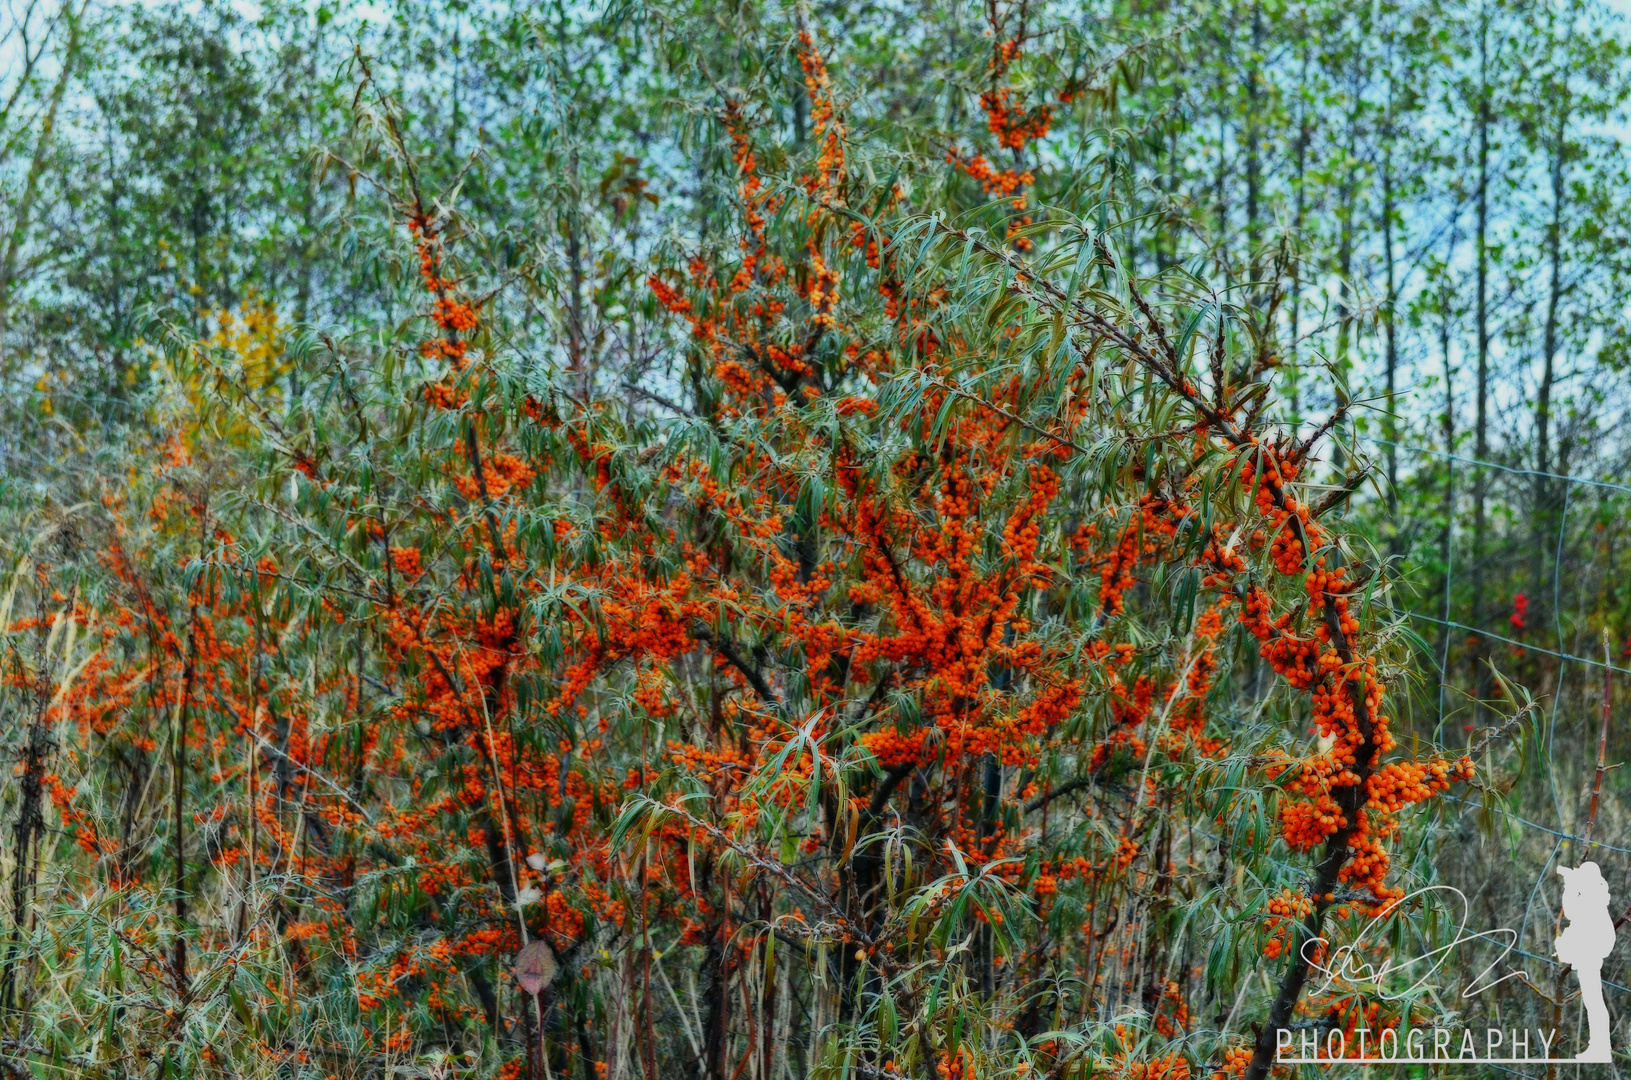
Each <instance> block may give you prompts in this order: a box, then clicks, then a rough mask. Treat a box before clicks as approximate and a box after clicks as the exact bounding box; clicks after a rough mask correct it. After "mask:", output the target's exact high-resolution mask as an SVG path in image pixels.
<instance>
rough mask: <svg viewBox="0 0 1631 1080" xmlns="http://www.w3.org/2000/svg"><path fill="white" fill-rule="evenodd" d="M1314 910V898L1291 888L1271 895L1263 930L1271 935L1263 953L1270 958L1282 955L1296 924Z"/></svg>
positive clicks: (1274, 958) (1273, 958)
mask: <svg viewBox="0 0 1631 1080" xmlns="http://www.w3.org/2000/svg"><path fill="white" fill-rule="evenodd" d="M1313 910H1314V901H1313V900H1310V899H1309V898H1308V897H1306V896H1302V895H1299V894H1298V893H1294V892H1292V891H1291V890H1290V889H1283V890H1281V892H1280V894H1279V895H1278V896H1273V897H1270V898H1269V904H1268V918H1266V919H1264V920H1263V932H1264V933H1265V934H1268V935H1269V939H1268V941H1267V942H1266V943H1265V944H1264V945H1263V955H1264V956H1266V957H1268V958H1269V959H1270V960H1276V959H1278V958H1279V957H1280V956H1282V955H1283V954H1284V953H1285V948H1286V940H1287V938H1288V937H1289V936H1290V933H1291V931H1292V929H1293V928H1294V926H1295V924H1297V923H1300V922H1301V921H1302V920H1303V919H1305V918H1307V917H1308V914H1309V912H1311V911H1313Z"/></svg>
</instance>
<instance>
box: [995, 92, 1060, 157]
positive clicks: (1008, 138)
mask: <svg viewBox="0 0 1631 1080" xmlns="http://www.w3.org/2000/svg"><path fill="white" fill-rule="evenodd" d="M1015 100H1016V99H1015V95H1014V92H1013V91H1012V90H1010V89H1009V88H1008V87H1006V86H1002V87H998V88H997V89H995V90H988V91H986V92H985V93H983V94H981V95H980V108H982V109H984V110H985V115H986V123H987V125H988V126H989V127H990V128H991V134H993V135H995V136H996V137H997V144H998V145H999V146H1001V147H1002V148H1003V149H1004V150H1023V149H1025V144H1026V143H1027V142H1029V141H1030V140H1032V139H1045V138H1047V137H1048V128H1049V127H1050V126H1052V124H1053V108H1052V107H1051V106H1048V105H1038V106H1037V107H1036V108H1034V109H1025V108H1024V107H1023V106H1021V105H1017V104H1016V103H1015Z"/></svg>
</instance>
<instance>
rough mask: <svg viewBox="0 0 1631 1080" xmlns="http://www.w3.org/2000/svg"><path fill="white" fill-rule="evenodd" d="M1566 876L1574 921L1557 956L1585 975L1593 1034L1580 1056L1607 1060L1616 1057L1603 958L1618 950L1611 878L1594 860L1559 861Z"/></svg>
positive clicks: (1566, 904)
mask: <svg viewBox="0 0 1631 1080" xmlns="http://www.w3.org/2000/svg"><path fill="white" fill-rule="evenodd" d="M1557 872H1558V875H1559V876H1560V877H1562V878H1563V917H1564V918H1566V919H1568V920H1569V925H1568V926H1567V927H1566V928H1564V930H1563V932H1562V933H1561V934H1559V935H1558V936H1557V941H1556V942H1555V943H1554V948H1555V949H1556V950H1557V958H1558V959H1559V960H1561V961H1563V962H1564V963H1565V964H1569V965H1571V966H1572V967H1573V968H1574V972H1575V975H1577V976H1578V977H1579V979H1580V1001H1581V1004H1583V1005H1584V1006H1585V1009H1586V1022H1587V1024H1588V1025H1589V1026H1590V1030H1591V1038H1590V1041H1589V1042H1588V1043H1587V1044H1586V1049H1585V1050H1584V1052H1582V1053H1581V1054H1580V1055H1579V1056H1578V1057H1576V1058H1575V1059H1574V1060H1576V1061H1584V1062H1595V1063H1606V1062H1608V1061H1609V1060H1610V1059H1611V1058H1612V1057H1613V1051H1611V1050H1610V1049H1609V1045H1608V1005H1607V1003H1605V1002H1604V1001H1603V961H1604V960H1606V959H1608V954H1609V953H1611V952H1613V951H1614V917H1613V916H1612V915H1610V914H1609V913H1608V902H1609V896H1608V882H1606V881H1604V880H1603V872H1602V870H1600V869H1598V867H1597V864H1596V863H1594V862H1584V863H1581V864H1580V865H1579V866H1578V867H1568V866H1559V867H1558V868H1557Z"/></svg>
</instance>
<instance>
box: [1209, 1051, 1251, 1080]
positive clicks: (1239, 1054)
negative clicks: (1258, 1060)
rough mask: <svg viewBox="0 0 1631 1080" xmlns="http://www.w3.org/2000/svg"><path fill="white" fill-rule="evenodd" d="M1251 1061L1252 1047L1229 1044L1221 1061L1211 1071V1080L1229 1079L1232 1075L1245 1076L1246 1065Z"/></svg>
mask: <svg viewBox="0 0 1631 1080" xmlns="http://www.w3.org/2000/svg"><path fill="white" fill-rule="evenodd" d="M1251 1063H1252V1048H1251V1047H1249V1046H1231V1047H1230V1048H1229V1049H1228V1050H1227V1051H1226V1052H1225V1053H1224V1055H1223V1061H1222V1062H1221V1063H1219V1065H1218V1068H1217V1070H1216V1071H1215V1072H1213V1073H1212V1080H1231V1078H1233V1077H1237V1076H1245V1075H1246V1067H1247V1066H1248V1065H1250V1064H1251Z"/></svg>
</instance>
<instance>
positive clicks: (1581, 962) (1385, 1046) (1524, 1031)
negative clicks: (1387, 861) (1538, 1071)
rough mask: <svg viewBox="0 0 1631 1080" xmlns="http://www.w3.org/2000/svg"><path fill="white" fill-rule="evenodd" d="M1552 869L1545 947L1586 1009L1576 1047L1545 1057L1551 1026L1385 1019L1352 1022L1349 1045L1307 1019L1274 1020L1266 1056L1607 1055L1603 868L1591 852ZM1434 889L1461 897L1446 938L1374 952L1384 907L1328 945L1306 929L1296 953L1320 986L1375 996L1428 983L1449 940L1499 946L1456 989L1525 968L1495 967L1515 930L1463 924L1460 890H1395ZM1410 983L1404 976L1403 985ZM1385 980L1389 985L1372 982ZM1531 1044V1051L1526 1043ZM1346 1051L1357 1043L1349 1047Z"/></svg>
mask: <svg viewBox="0 0 1631 1080" xmlns="http://www.w3.org/2000/svg"><path fill="white" fill-rule="evenodd" d="M1557 874H1558V876H1559V877H1561V878H1562V879H1563V898H1562V899H1563V918H1564V919H1566V920H1567V921H1568V925H1566V926H1565V927H1564V928H1563V930H1562V932H1561V933H1559V934H1558V936H1557V937H1556V939H1555V940H1554V941H1553V945H1552V947H1553V951H1554V952H1555V953H1556V955H1557V958H1558V960H1559V961H1561V962H1562V963H1564V964H1566V965H1568V967H1569V968H1570V969H1572V970H1573V972H1574V975H1575V978H1576V979H1578V980H1579V986H1580V1002H1581V1005H1582V1007H1583V1008H1584V1009H1585V1013H1586V1023H1587V1029H1588V1040H1587V1043H1586V1046H1585V1048H1584V1049H1583V1050H1581V1051H1580V1052H1579V1053H1578V1054H1577V1055H1576V1056H1575V1057H1572V1058H1564V1057H1553V1056H1552V1050H1553V1047H1554V1046H1555V1045H1556V1043H1557V1037H1558V1032H1557V1031H1556V1030H1553V1029H1551V1028H1512V1029H1505V1030H1503V1029H1500V1028H1488V1029H1486V1030H1482V1031H1478V1032H1474V1031H1473V1030H1472V1029H1470V1028H1451V1027H1440V1026H1434V1027H1431V1028H1427V1027H1409V1026H1406V1027H1404V1028H1402V1029H1398V1028H1393V1027H1388V1028H1384V1029H1383V1030H1381V1031H1380V1032H1374V1031H1372V1030H1371V1029H1369V1028H1365V1027H1359V1028H1355V1029H1353V1033H1352V1034H1353V1035H1354V1036H1356V1037H1357V1045H1352V1046H1350V1044H1349V1034H1348V1033H1347V1032H1345V1031H1343V1030H1342V1029H1331V1030H1329V1031H1327V1032H1326V1033H1325V1039H1324V1041H1323V1042H1322V1041H1321V1040H1320V1039H1319V1037H1318V1036H1317V1035H1316V1034H1315V1033H1314V1032H1313V1031H1312V1030H1310V1029H1309V1028H1307V1027H1303V1028H1301V1029H1300V1030H1295V1031H1294V1030H1290V1029H1287V1028H1278V1029H1276V1031H1275V1038H1276V1042H1277V1046H1276V1053H1275V1063H1276V1064H1279V1065H1339V1064H1340V1065H1434V1064H1439V1065H1472V1064H1488V1065H1523V1064H1534V1063H1535V1062H1537V1061H1545V1062H1553V1063H1557V1064H1564V1063H1574V1064H1582V1065H1602V1064H1609V1063H1610V1062H1611V1061H1612V1059H1613V1048H1612V1047H1611V1046H1610V1045H1609V1015H1608V1005H1607V1003H1606V1002H1605V1001H1604V1000H1603V961H1604V960H1606V959H1608V956H1609V954H1610V953H1611V952H1613V951H1614V918H1613V916H1612V915H1610V914H1609V909H1610V904H1611V900H1612V898H1611V897H1610V896H1609V892H1608V882H1607V881H1606V880H1604V878H1603V871H1602V868H1601V867H1599V866H1598V865H1597V864H1596V863H1594V862H1583V863H1581V864H1580V865H1579V866H1559V867H1558V868H1557ZM1432 893H1437V894H1440V896H1441V897H1443V898H1445V899H1448V898H1450V897H1454V899H1455V900H1456V901H1458V902H1459V904H1460V907H1461V921H1460V924H1459V926H1458V927H1457V929H1456V932H1455V934H1454V936H1453V940H1451V941H1449V942H1448V943H1446V944H1444V945H1440V946H1439V947H1437V948H1435V949H1433V950H1431V951H1430V952H1428V953H1426V954H1425V955H1422V956H1416V957H1408V958H1399V957H1388V958H1387V959H1385V960H1383V961H1381V962H1380V963H1376V962H1375V955H1376V952H1377V948H1378V945H1379V943H1380V939H1381V938H1382V936H1383V934H1384V919H1385V914H1384V915H1379V916H1377V917H1376V918H1375V919H1373V920H1372V921H1371V923H1370V924H1368V925H1367V926H1365V927H1364V928H1363V929H1361V930H1360V931H1359V934H1358V936H1357V937H1356V938H1355V939H1354V940H1352V941H1349V942H1347V943H1346V944H1342V945H1336V944H1334V943H1332V942H1329V941H1327V940H1326V939H1324V938H1312V939H1309V940H1307V941H1305V942H1304V943H1303V946H1302V948H1303V950H1304V953H1303V955H1304V957H1305V959H1307V960H1308V961H1309V966H1310V970H1311V972H1313V973H1314V974H1316V975H1317V976H1323V981H1320V982H1319V983H1318V989H1320V990H1321V991H1322V992H1324V991H1331V990H1338V991H1340V990H1343V989H1350V990H1354V991H1356V992H1357V991H1358V990H1360V989H1361V988H1363V987H1368V988H1369V992H1370V993H1379V996H1380V997H1381V998H1382V999H1384V1000H1392V1001H1400V1000H1404V999H1406V998H1409V997H1411V996H1413V995H1416V994H1418V993H1420V992H1421V991H1423V990H1424V989H1427V987H1428V984H1429V983H1432V982H1435V981H1437V980H1439V979H1442V978H1443V976H1444V972H1445V970H1446V967H1445V966H1446V964H1447V962H1448V961H1449V959H1450V957H1451V955H1452V954H1454V953H1456V952H1457V950H1461V949H1470V950H1477V949H1480V948H1483V949H1488V948H1490V947H1494V948H1495V949H1498V950H1499V955H1498V956H1497V957H1496V958H1495V959H1493V960H1491V961H1490V962H1489V964H1488V965H1487V966H1485V967H1483V968H1482V970H1480V971H1478V973H1477V975H1476V976H1475V977H1474V978H1473V979H1472V980H1471V982H1470V983H1469V984H1468V985H1467V986H1466V987H1465V988H1464V989H1463V990H1462V996H1463V997H1468V998H1471V997H1476V996H1477V995H1479V994H1482V993H1483V992H1484V991H1486V990H1488V989H1489V988H1490V987H1492V986H1496V985H1499V984H1500V983H1503V982H1505V981H1507V980H1508V979H1518V978H1525V974H1524V972H1523V971H1522V970H1521V969H1518V968H1511V969H1507V970H1505V971H1504V972H1499V971H1498V970H1497V969H1499V968H1500V967H1501V961H1502V960H1504V959H1505V958H1506V957H1507V956H1509V955H1510V954H1511V953H1512V951H1513V950H1514V948H1515V947H1516V946H1517V944H1518V933H1517V931H1515V930H1512V929H1509V928H1500V929H1495V930H1478V931H1470V930H1468V929H1467V915H1468V913H1469V910H1470V906H1469V905H1468V903H1467V898H1466V895H1465V894H1463V893H1462V892H1461V890H1459V889H1457V888H1454V887H1453V886H1449V885H1429V886H1426V887H1425V888H1422V889H1418V890H1417V891H1416V892H1414V893H1411V894H1409V895H1408V896H1406V897H1404V898H1402V899H1401V900H1400V901H1399V902H1400V903H1406V902H1408V901H1410V900H1413V899H1416V898H1419V897H1425V896H1427V895H1428V894H1432ZM1405 984H1409V985H1405ZM1383 986H1387V987H1389V989H1388V990H1385V991H1380V992H1379V988H1380V987H1383ZM1536 1050H1538V1051H1539V1054H1538V1056H1537V1055H1536V1054H1534V1051H1536ZM1354 1051H1357V1053H1355V1052H1354Z"/></svg>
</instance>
